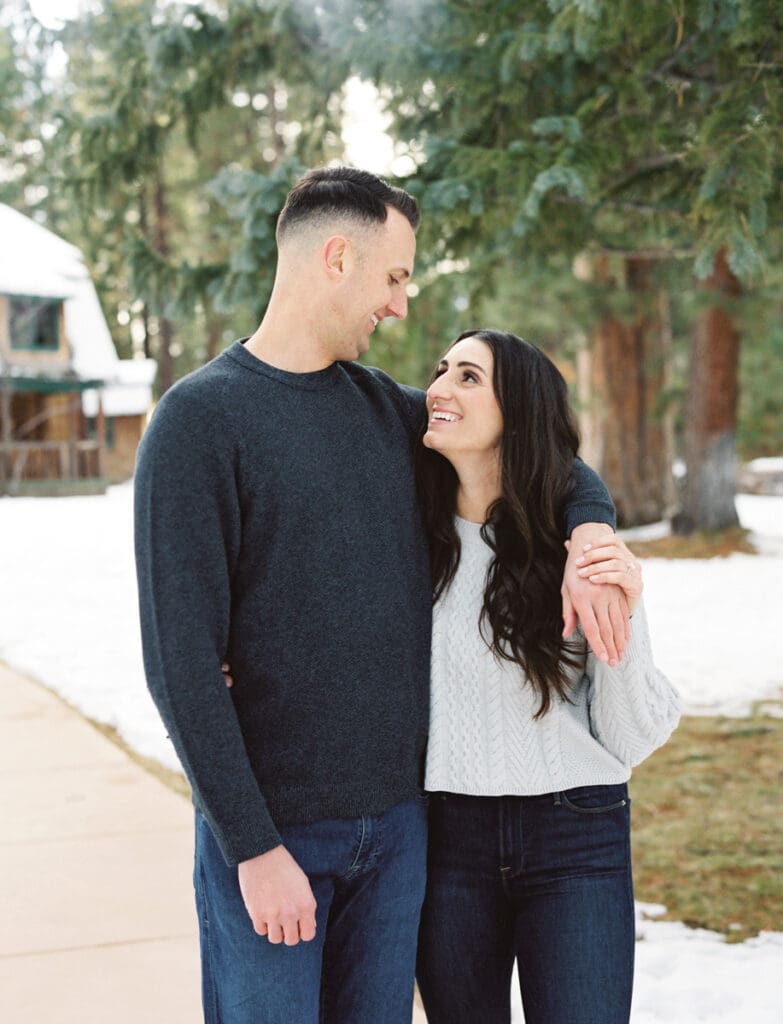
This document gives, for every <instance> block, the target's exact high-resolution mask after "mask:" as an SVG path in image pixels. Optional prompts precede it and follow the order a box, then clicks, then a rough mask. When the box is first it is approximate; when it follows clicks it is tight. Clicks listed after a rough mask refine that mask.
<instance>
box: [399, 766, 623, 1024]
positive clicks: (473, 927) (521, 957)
mask: <svg viewBox="0 0 783 1024" xmlns="http://www.w3.org/2000/svg"><path fill="white" fill-rule="evenodd" d="M633 957H634V910H633V882H632V879H631V853H630V807H629V800H628V792H627V788H626V786H625V785H617V786H584V787H580V788H578V789H570V790H568V791H566V792H562V793H549V794H547V795H545V796H533V797H508V796H504V797H480V796H479V797H475V796H457V795H453V794H446V793H432V794H430V835H429V853H428V866H427V893H426V897H425V900H424V907H423V911H422V921H421V930H420V933H419V956H418V965H417V971H416V973H417V979H418V982H419V988H420V990H421V995H422V999H423V1001H424V1008H425V1010H426V1011H427V1021H428V1024H476V1022H477V1021H480V1022H481V1024H508V1022H509V1021H510V1018H511V972H512V969H513V964H514V959H515V958H516V960H517V965H518V969H519V979H520V987H521V990H522V1004H523V1006H524V1010H525V1024H627V1022H628V1019H629V1016H630V1009H631V989H632V985H633Z"/></svg>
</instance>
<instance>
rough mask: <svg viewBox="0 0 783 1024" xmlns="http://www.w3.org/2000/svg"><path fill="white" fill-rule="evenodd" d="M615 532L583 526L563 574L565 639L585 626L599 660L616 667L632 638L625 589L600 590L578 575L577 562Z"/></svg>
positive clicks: (605, 586)
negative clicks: (578, 628)
mask: <svg viewBox="0 0 783 1024" xmlns="http://www.w3.org/2000/svg"><path fill="white" fill-rule="evenodd" d="M613 536H614V530H613V529H612V528H611V526H609V525H608V524H607V523H583V524H582V525H581V526H577V527H576V529H575V530H574V531H573V532H572V534H571V541H570V542H568V541H567V542H566V546H567V547H568V560H567V561H566V566H565V572H564V573H563V585H562V587H561V588H560V593H561V594H562V595H563V636H570V635H571V634H572V633H573V632H574V630H575V629H576V626H577V621H579V622H581V623H582V629H583V630H584V632H585V637H586V638H587V642H588V643H589V644H590V647H591V648H592V650H593V653H594V654H595V656H596V658H598V659H599V660H600V661H607V662H609V664H610V665H612V666H615V665H617V664H619V662H620V661H621V660H622V658H623V656H624V654H625V649H626V647H627V646H628V641H629V639H630V636H631V629H630V622H629V615H628V602H627V601H626V599H625V594H624V593H623V590H622V588H620V587H618V586H615V585H614V584H602V585H601V586H596V585H595V584H591V583H590V581H589V579H584V578H582V577H580V576H579V575H578V571H579V566H578V565H577V564H576V560H577V558H580V557H581V556H582V555H583V554H584V550H585V548H586V547H588V546H589V545H592V546H595V547H597V546H598V545H599V544H600V543H601V542H602V541H603V542H606V539H607V537H613Z"/></svg>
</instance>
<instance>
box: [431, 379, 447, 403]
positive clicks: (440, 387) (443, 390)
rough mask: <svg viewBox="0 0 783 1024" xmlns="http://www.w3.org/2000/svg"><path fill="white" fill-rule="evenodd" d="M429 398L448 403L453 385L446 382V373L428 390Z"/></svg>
mask: <svg viewBox="0 0 783 1024" xmlns="http://www.w3.org/2000/svg"><path fill="white" fill-rule="evenodd" d="M427 397H428V398H430V399H432V401H437V400H438V399H441V400H443V401H447V400H448V399H449V398H450V397H451V385H450V384H449V382H448V381H447V380H446V374H445V373H444V374H442V375H441V376H440V377H438V379H437V380H434V381H433V382H432V384H430V386H429V387H428V388H427Z"/></svg>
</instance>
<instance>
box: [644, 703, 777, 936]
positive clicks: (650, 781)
mask: <svg viewBox="0 0 783 1024" xmlns="http://www.w3.org/2000/svg"><path fill="white" fill-rule="evenodd" d="M773 703H774V702H771V701H767V702H765V706H770V705H772V704H773ZM779 706H780V707H781V708H783V705H779ZM781 753H783V719H780V718H773V717H769V716H765V715H762V714H760V713H759V711H758V709H757V710H756V711H755V712H754V714H753V715H752V716H751V717H750V718H740V719H738V718H721V717H705V718H701V717H698V718H684V719H683V720H682V722H681V724H680V727H679V729H678V730H677V732H676V733H675V734H674V736H673V737H672V739H671V740H670V741H669V743H668V744H667V745H666V746H665V747H663V749H662V750H659V751H657V753H655V754H654V755H653V756H652V757H651V758H650V759H649V760H648V761H647V762H645V763H644V764H642V765H640V766H639V768H637V769H636V770H635V771H634V775H633V779H632V780H631V797H632V800H633V805H632V815H633V837H634V839H633V850H634V879H635V885H636V896H637V899H640V900H644V901H646V902H651V903H663V904H664V905H665V906H666V908H667V913H666V915H665V919H667V920H677V921H684V922H685V923H686V924H688V925H691V926H692V927H700V928H711V929H713V930H715V931H719V932H723V933H725V934H726V936H727V938H728V939H729V941H740V940H742V939H746V938H749V937H750V936H752V935H756V934H758V932H759V931H762V930H772V931H781V930H783V813H781V812H782V811H783V802H782V798H781V783H782V782H783V758H781Z"/></svg>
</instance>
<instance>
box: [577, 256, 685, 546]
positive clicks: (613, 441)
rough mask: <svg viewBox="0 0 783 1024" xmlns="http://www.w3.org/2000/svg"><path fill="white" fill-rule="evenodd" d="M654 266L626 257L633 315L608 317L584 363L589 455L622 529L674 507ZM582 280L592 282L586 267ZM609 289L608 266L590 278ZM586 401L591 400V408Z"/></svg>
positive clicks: (583, 413) (583, 414)
mask: <svg viewBox="0 0 783 1024" xmlns="http://www.w3.org/2000/svg"><path fill="white" fill-rule="evenodd" d="M650 270H651V261H650V260H643V259H635V258H632V257H626V259H625V261H624V274H625V282H624V283H625V288H626V289H627V291H628V292H629V293H630V295H631V296H632V300H633V301H632V305H633V311H632V312H631V313H630V315H629V316H626V317H623V318H622V319H621V318H620V317H619V316H618V315H617V314H616V313H609V314H607V316H606V318H605V319H604V320H603V321H602V322H601V323H599V324H598V326H597V327H596V328H595V331H594V334H593V339H592V346H591V349H590V351H589V353H587V354H584V353H583V355H582V358H581V359H580V360H579V376H580V397H581V398H582V399H583V401H582V408H581V410H580V426H581V428H582V436H583V439H584V441H583V445H582V451H583V456H584V458H585V460H586V461H587V462H588V463H590V464H591V465H592V466H593V467H594V468H595V469H596V470H598V472H599V473H600V474H601V476H602V477H603V478H604V480H605V482H606V485H607V487H608V488H609V490H610V492H611V494H612V497H613V499H614V502H615V505H616V506H617V519H618V525H620V526H637V525H640V524H643V523H653V522H657V521H658V520H659V519H662V518H664V517H665V516H666V514H667V512H668V508H669V504H670V502H671V464H672V451H671V442H670V438H669V432H667V430H666V429H665V424H664V418H663V416H662V415H661V413H660V411H659V408H658V406H659V404H660V403H659V396H660V393H661V390H662V387H663V383H664V376H665V363H666V352H665V324H662V323H661V315H660V314H661V311H662V308H663V307H662V306H661V304H660V302H657V303H656V302H655V301H653V300H654V296H653V295H652V293H651V290H650ZM577 273H578V274H579V276H582V277H584V276H586V274H585V268H584V265H582V267H581V271H580V270H577ZM589 274H590V276H592V277H593V278H594V279H595V280H596V281H602V282H603V283H604V284H605V285H606V287H607V289H609V288H611V287H612V286H613V285H615V284H616V282H615V281H614V280H613V279H612V278H611V276H610V274H609V272H608V264H607V261H606V259H604V258H602V259H601V260H599V261H596V263H595V264H594V265H593V266H592V268H591V269H590V271H589ZM585 399H586V400H585Z"/></svg>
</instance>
